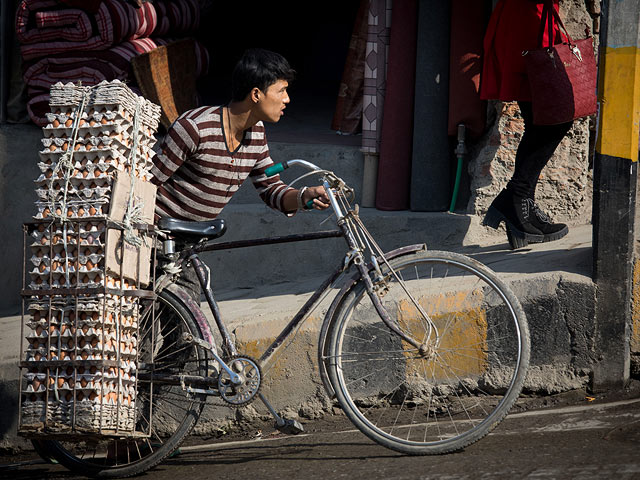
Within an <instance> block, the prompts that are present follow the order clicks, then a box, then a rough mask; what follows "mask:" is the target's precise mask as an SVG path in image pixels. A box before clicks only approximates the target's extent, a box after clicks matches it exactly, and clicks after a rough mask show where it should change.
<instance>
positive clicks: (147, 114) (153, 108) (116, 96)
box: [49, 80, 161, 132]
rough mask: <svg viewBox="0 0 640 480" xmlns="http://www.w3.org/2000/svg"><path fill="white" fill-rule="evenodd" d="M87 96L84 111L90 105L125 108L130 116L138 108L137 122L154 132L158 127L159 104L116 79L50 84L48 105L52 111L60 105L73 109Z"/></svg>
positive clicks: (94, 107) (87, 109) (61, 107)
mask: <svg viewBox="0 0 640 480" xmlns="http://www.w3.org/2000/svg"><path fill="white" fill-rule="evenodd" d="M84 99H86V103H85V110H86V111H90V110H91V109H92V108H93V110H96V107H100V108H98V110H101V109H102V108H104V109H105V110H107V111H118V110H120V109H122V110H124V112H125V113H127V114H128V115H129V116H130V117H131V118H133V115H134V114H135V113H136V110H137V111H138V114H139V118H140V121H141V122H142V123H143V124H144V125H147V126H148V127H150V128H151V129H152V130H153V131H154V132H155V131H156V130H157V128H158V123H159V121H160V113H161V109H160V107H159V106H158V105H156V104H154V103H153V102H150V101H149V100H147V99H145V98H144V97H141V96H139V95H136V94H135V93H133V91H131V89H130V88H129V87H128V86H127V85H126V84H125V83H123V82H121V81H119V80H113V81H110V82H108V81H106V80H105V81H102V82H100V83H99V84H97V85H95V86H92V87H82V86H79V85H74V84H73V83H66V84H63V83H62V82H58V83H56V84H54V85H52V86H51V90H50V99H49V105H50V107H51V111H52V112H54V113H55V112H56V111H57V110H62V109H63V108H65V107H66V108H72V109H75V108H77V107H79V106H80V105H81V104H82V103H83V100H84Z"/></svg>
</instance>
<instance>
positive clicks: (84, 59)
mask: <svg viewBox="0 0 640 480" xmlns="http://www.w3.org/2000/svg"><path fill="white" fill-rule="evenodd" d="M157 46H158V45H157V44H156V43H155V42H154V41H153V40H151V39H150V38H138V39H135V40H130V41H128V42H123V43H121V44H119V45H116V46H115V47H112V48H110V49H108V50H99V51H89V52H69V53H67V54H64V55H53V56H50V57H45V58H41V59H37V60H32V61H30V62H25V64H24V80H25V83H26V85H27V94H28V96H29V100H28V103H27V110H28V111H29V115H30V117H31V119H32V120H33V122H34V123H35V124H36V125H40V126H44V125H46V124H47V120H46V117H45V113H47V112H49V111H50V110H49V89H50V88H51V85H53V84H54V83H57V82H64V83H66V82H74V83H75V82H82V84H83V85H85V86H93V85H96V84H98V83H100V82H101V81H103V80H108V81H111V80H115V79H118V80H122V81H129V80H131V79H132V78H133V77H132V74H131V59H132V58H134V57H135V56H137V55H140V54H142V53H146V52H150V51H151V50H153V49H154V48H156V47H157Z"/></svg>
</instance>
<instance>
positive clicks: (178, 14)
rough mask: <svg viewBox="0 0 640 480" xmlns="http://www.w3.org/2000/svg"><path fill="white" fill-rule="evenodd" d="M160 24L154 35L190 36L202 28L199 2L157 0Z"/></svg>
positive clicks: (190, 0)
mask: <svg viewBox="0 0 640 480" xmlns="http://www.w3.org/2000/svg"><path fill="white" fill-rule="evenodd" d="M153 4H154V6H155V8H156V12H157V16H158V22H157V26H156V29H155V31H154V32H153V35H154V36H156V37H160V36H176V35H189V34H193V33H195V32H196V31H197V30H198V27H199V26H200V6H199V5H198V0H155V1H154V2H153Z"/></svg>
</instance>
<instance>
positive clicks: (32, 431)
mask: <svg viewBox="0 0 640 480" xmlns="http://www.w3.org/2000/svg"><path fill="white" fill-rule="evenodd" d="M20 420H21V421H20V425H19V426H18V433H19V434H21V435H25V436H29V437H35V438H37V437H38V436H45V437H49V436H51V435H52V434H53V435H55V434H62V435H64V438H67V439H68V434H69V433H79V434H84V435H91V436H94V435H97V436H100V437H102V436H103V435H105V434H106V435H109V434H111V435H118V436H122V435H125V436H128V435H132V434H134V433H135V427H136V407H135V404H134V405H126V404H124V403H120V402H119V401H118V402H116V404H101V403H95V402H93V401H90V400H86V399H83V400H76V401H74V400H72V401H70V402H67V401H56V400H53V401H48V402H45V401H44V400H36V401H30V400H25V401H24V402H23V403H22V407H21V416H20ZM136 436H138V435H136Z"/></svg>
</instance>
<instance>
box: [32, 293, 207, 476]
mask: <svg viewBox="0 0 640 480" xmlns="http://www.w3.org/2000/svg"><path fill="white" fill-rule="evenodd" d="M178 288H179V287H177V286H175V285H172V286H170V287H169V288H167V289H164V290H163V291H162V292H160V294H159V295H158V296H157V300H156V302H157V304H156V307H155V316H152V315H147V316H146V318H142V319H141V321H140V327H139V331H140V332H141V334H140V341H139V346H140V347H139V349H140V354H139V361H140V362H147V361H149V360H150V362H153V363H154V364H155V369H154V372H156V373H160V372H163V371H164V372H168V373H176V374H182V373H186V374H190V375H200V376H206V375H207V370H208V366H207V355H206V353H205V351H204V350H202V349H200V348H197V347H195V346H185V344H182V345H179V344H178V343H173V345H174V346H175V347H176V348H174V350H173V351H172V350H171V347H172V344H171V342H173V341H175V342H180V338H181V336H182V333H183V332H189V333H190V334H192V335H194V336H196V337H198V338H202V332H201V331H200V329H199V327H198V324H197V322H196V320H195V318H194V315H193V313H191V309H193V308H197V306H195V303H194V305H185V303H183V301H182V300H181V299H180V298H179V297H178V295H176V294H175V293H172V291H174V292H175V290H176V289H178ZM152 318H153V319H155V325H154V328H153V329H152V328H151V324H152ZM151 332H154V334H155V339H156V342H155V354H154V353H153V352H150V349H149V346H150V342H149V340H150V335H151ZM167 340H168V342H167V343H168V345H167V346H166V347H165V345H164V342H165V341H167ZM178 347H179V348H178ZM150 355H151V356H152V357H150ZM138 373H139V374H141V373H143V370H139V372H138ZM151 391H153V397H152V398H153V400H152V406H153V421H152V422H151V428H150V429H149V423H148V420H147V418H145V416H144V414H142V413H141V415H140V416H139V421H138V427H139V428H141V429H143V428H146V429H148V430H149V431H150V432H151V435H150V436H149V437H147V438H145V439H144V440H141V439H122V438H120V439H101V440H85V441H73V440H71V441H56V440H45V441H38V443H39V448H40V449H41V450H43V451H44V452H45V453H47V454H48V455H49V456H51V457H53V458H55V459H56V460H57V461H58V462H59V463H60V464H62V465H64V466H65V467H67V468H68V469H70V470H71V471H73V472H75V473H79V474H82V475H85V476H90V477H96V478H123V477H130V476H134V475H138V474H140V473H142V472H145V471H147V470H149V469H151V468H153V467H155V466H156V465H158V464H159V463H160V462H162V461H163V460H164V459H165V458H167V457H168V456H169V455H171V454H172V453H173V452H175V451H176V450H177V449H178V447H179V446H180V444H181V443H182V441H183V440H184V438H185V437H186V436H187V435H188V434H189V433H190V432H191V430H192V429H193V427H194V426H195V424H196V422H197V421H198V418H199V417H200V414H201V412H202V409H203V408H204V404H205V402H206V398H207V397H206V395H204V394H192V395H190V396H189V397H188V396H187V394H186V392H184V391H183V390H182V388H181V387H180V386H175V385H158V384H154V383H153V381H149V382H148V383H147V382H144V383H143V382H138V395H137V400H136V402H137V403H138V405H139V406H140V409H139V411H142V410H146V409H147V408H148V406H149V403H148V400H149V392H151Z"/></svg>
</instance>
